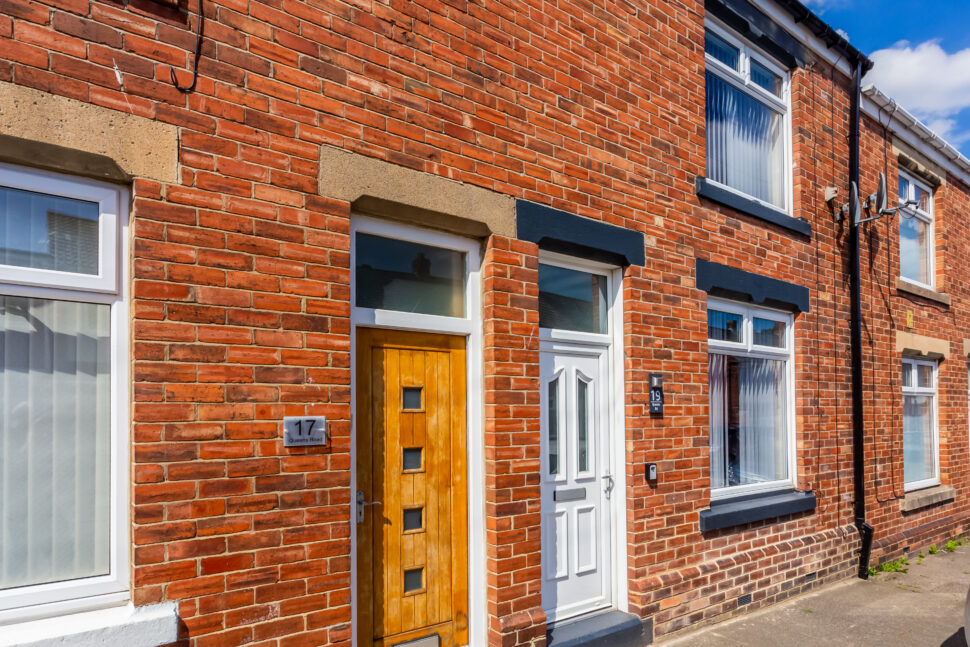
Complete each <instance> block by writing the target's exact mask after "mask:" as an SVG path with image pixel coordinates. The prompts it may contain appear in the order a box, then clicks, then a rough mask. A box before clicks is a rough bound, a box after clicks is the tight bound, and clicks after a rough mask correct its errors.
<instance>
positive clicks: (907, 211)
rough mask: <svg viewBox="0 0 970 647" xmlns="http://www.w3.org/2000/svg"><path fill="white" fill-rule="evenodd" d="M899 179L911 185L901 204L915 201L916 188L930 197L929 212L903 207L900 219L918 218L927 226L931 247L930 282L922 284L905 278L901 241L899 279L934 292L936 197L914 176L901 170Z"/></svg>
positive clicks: (927, 185)
mask: <svg viewBox="0 0 970 647" xmlns="http://www.w3.org/2000/svg"><path fill="white" fill-rule="evenodd" d="M899 178H903V179H905V180H906V181H907V182H908V183H909V188H908V189H907V191H906V195H905V196H900V202H904V203H905V202H906V201H907V200H913V199H915V195H916V192H915V191H914V190H913V189H914V187H919V188H920V190H922V191H924V192H925V193H926V195H927V196H929V204H928V205H927V206H929V211H924V210H922V209H919V208H917V207H903V208H902V209H901V211H900V214H899V217H900V219H902V218H905V217H910V218H916V219H918V220H920V221H921V222H924V223H926V224H927V227H928V231H927V234H926V237H927V239H928V240H929V247H930V249H929V260H930V267H929V274H930V282H929V283H922V282H920V281H917V280H916V279H911V278H908V277H906V276H903V243H902V239H900V240H899V245H898V246H899V278H900V279H901V280H903V281H906V282H907V283H912V284H913V285H918V286H920V287H924V288H929V289H931V290H933V289H935V286H936V223H935V218H934V216H933V199H934V197H935V196H934V194H933V189H932V188H931V187H930V185H929V184H927V183H926V182H923V181H922V180H919V179H917V178H916V177H915V176H914V175H912V174H910V173H907V172H906V171H904V170H902V169H900V170H899ZM898 181H899V180H898V179H897V182H898ZM896 233H897V235H898V234H899V230H898V228H897V231H896Z"/></svg>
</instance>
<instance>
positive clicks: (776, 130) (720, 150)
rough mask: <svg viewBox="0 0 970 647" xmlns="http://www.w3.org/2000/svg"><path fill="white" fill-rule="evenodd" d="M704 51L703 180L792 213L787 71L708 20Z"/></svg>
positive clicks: (789, 111) (789, 112)
mask: <svg viewBox="0 0 970 647" xmlns="http://www.w3.org/2000/svg"><path fill="white" fill-rule="evenodd" d="M704 52H705V59H706V64H707V73H706V76H705V86H706V90H707V93H706V94H707V102H706V114H707V179H708V180H709V181H713V182H716V183H717V184H719V185H721V186H723V187H725V188H727V189H730V190H732V191H734V192H735V193H739V194H741V195H743V196H745V197H748V198H754V199H755V200H757V201H759V202H761V203H763V204H765V205H767V206H769V207H772V208H774V209H777V210H779V211H782V212H785V213H790V211H791V204H790V202H791V200H790V196H791V182H792V179H791V135H790V133H791V118H790V114H791V110H790V108H789V103H790V101H789V96H790V90H789V85H790V83H789V74H788V72H787V71H786V70H785V69H783V68H782V67H780V66H778V65H777V64H776V63H774V62H772V60H771V59H770V58H768V57H767V56H765V55H763V54H761V53H760V52H758V51H757V50H755V49H754V48H753V47H751V46H750V45H748V44H747V43H745V42H744V41H742V40H741V39H739V38H737V36H734V35H732V34H731V32H730V31H729V30H727V29H725V28H723V27H721V26H720V25H718V24H716V23H714V22H712V21H708V22H707V24H706V31H705V35H704Z"/></svg>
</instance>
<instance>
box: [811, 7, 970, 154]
mask: <svg viewBox="0 0 970 647" xmlns="http://www.w3.org/2000/svg"><path fill="white" fill-rule="evenodd" d="M803 1H804V2H805V4H806V5H808V6H809V7H810V8H811V9H812V10H813V11H815V13H817V14H818V15H819V16H821V17H822V19H823V20H825V21H826V22H827V23H829V24H830V25H832V26H833V27H835V28H836V29H841V30H842V31H844V32H845V33H847V34H848V36H849V41H850V42H851V43H852V44H853V45H855V46H856V47H858V48H859V49H860V50H862V52H864V53H866V54H868V55H869V57H870V58H871V59H872V60H873V61H874V62H875V67H874V68H873V69H872V71H871V72H869V74H868V75H867V76H866V78H865V81H864V82H865V83H867V84H868V83H874V84H875V85H876V87H878V88H879V89H880V90H882V91H883V92H885V93H886V94H887V95H889V96H891V97H893V98H894V99H896V100H897V101H898V102H899V104H900V105H902V106H903V107H905V108H906V109H907V110H909V111H910V112H912V113H913V114H915V115H916V116H917V117H919V118H920V119H921V120H922V121H923V123H925V124H927V125H928V126H929V127H930V128H932V129H933V130H935V131H936V132H937V133H939V134H940V135H941V136H943V137H945V138H946V139H947V140H948V141H949V142H950V143H951V144H953V145H954V146H955V147H957V148H958V149H960V151H961V152H962V153H963V154H964V155H966V156H968V157H970V2H967V1H966V0H949V1H945V0H923V1H922V2H915V1H912V0H803Z"/></svg>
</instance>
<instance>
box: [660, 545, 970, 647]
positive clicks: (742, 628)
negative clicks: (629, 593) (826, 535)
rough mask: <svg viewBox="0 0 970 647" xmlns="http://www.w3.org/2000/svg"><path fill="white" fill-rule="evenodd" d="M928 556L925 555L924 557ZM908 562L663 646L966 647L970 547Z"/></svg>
mask: <svg viewBox="0 0 970 647" xmlns="http://www.w3.org/2000/svg"><path fill="white" fill-rule="evenodd" d="M925 552H926V551H924V553H925ZM917 561H918V560H917V559H916V558H913V559H912V560H911V561H910V564H909V565H908V566H907V567H905V568H907V569H908V571H907V572H906V573H877V574H876V575H875V576H872V577H870V578H869V580H860V579H858V578H853V579H851V580H846V581H844V582H839V583H837V584H832V585H829V586H826V587H824V588H821V589H819V590H817V591H814V592H812V593H807V594H804V595H800V596H798V597H795V598H792V599H791V600H786V601H785V602H782V603H780V604H777V605H774V606H771V607H768V608H765V609H761V610H758V611H756V612H753V613H751V614H748V615H743V616H739V617H737V618H733V619H730V620H726V621H724V622H721V623H719V624H716V625H712V626H709V627H706V628H702V629H699V630H696V631H693V632H689V633H687V634H682V635H679V636H675V637H673V638H670V639H663V638H661V639H660V640H659V641H658V644H660V645H663V647H708V646H710V647H803V646H805V645H811V646H812V647H829V646H831V647H847V646H854V645H860V646H863V645H866V646H867V645H877V646H879V647H967V641H966V638H965V636H964V630H963V623H964V604H965V601H966V597H967V589H968V588H970V547H968V546H963V547H958V548H957V549H956V550H955V551H953V552H946V551H943V550H941V551H940V552H939V553H937V554H935V555H929V554H926V555H925V557H924V558H923V560H922V563H917Z"/></svg>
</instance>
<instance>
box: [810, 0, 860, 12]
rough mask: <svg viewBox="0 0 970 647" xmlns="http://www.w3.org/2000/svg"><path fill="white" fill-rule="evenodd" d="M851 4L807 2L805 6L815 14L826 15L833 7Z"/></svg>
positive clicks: (831, 0) (839, 0) (830, 0)
mask: <svg viewBox="0 0 970 647" xmlns="http://www.w3.org/2000/svg"><path fill="white" fill-rule="evenodd" d="M847 4H849V0H805V6H806V7H808V8H809V9H811V10H812V11H814V12H815V13H818V14H821V13H825V10H826V9H832V8H833V7H844V6H845V5H847Z"/></svg>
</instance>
